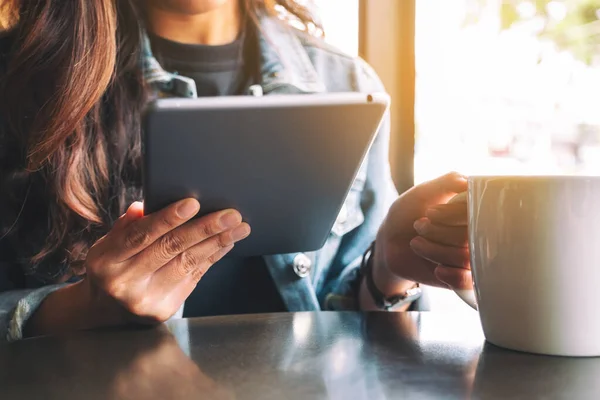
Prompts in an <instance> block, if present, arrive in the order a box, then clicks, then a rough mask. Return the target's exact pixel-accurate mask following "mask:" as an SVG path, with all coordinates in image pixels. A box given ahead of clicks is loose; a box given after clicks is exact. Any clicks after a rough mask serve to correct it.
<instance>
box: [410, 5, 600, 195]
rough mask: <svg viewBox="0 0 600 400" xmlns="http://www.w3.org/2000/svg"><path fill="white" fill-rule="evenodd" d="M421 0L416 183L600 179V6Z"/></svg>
mask: <svg viewBox="0 0 600 400" xmlns="http://www.w3.org/2000/svg"><path fill="white" fill-rule="evenodd" d="M416 3H417V17H416V18H417V21H416V63H417V82H416V148H415V182H417V183H418V182H422V181H424V180H426V179H429V178H433V177H435V176H438V175H440V174H443V173H444V172H447V171H448V170H450V169H453V170H458V171H460V172H463V173H465V174H519V175H522V174H526V175H529V174H554V175H557V174H558V175H561V174H588V175H597V174H599V173H600V157H598V155H600V90H598V88H600V63H599V60H598V56H597V54H599V53H598V46H599V45H600V35H599V32H600V1H598V0H536V1H535V2H534V1H512V0H460V1H459V0H455V1H444V0H418V1H417V2H416Z"/></svg>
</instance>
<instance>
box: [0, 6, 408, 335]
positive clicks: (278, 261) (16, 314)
mask: <svg viewBox="0 0 600 400" xmlns="http://www.w3.org/2000/svg"><path fill="white" fill-rule="evenodd" d="M257 31H258V32H257V36H258V43H259V49H260V76H261V80H260V85H259V86H254V87H253V88H251V89H252V94H255V95H256V94H264V95H266V96H268V95H270V94H286V93H306V94H311V93H313V94H314V93H323V92H365V93H369V92H381V91H384V87H383V85H382V83H381V82H380V80H379V79H378V77H377V75H376V73H375V72H374V71H373V70H372V69H371V68H370V67H369V66H368V65H367V64H366V63H365V62H363V61H362V60H360V59H357V58H354V57H350V56H348V55H345V54H344V53H342V52H340V51H339V50H337V49H335V48H333V47H331V46H329V45H327V44H325V43H324V42H322V41H321V40H319V39H317V38H314V37H311V36H309V35H307V34H305V33H303V32H300V31H298V30H296V29H295V28H293V27H291V26H290V25H288V24H287V23H285V22H282V21H280V20H279V19H277V18H274V17H263V18H262V19H261V26H260V29H258V30H257ZM142 68H143V71H144V76H145V78H146V80H147V82H148V83H149V84H151V85H152V87H154V88H155V89H156V90H157V91H158V92H159V93H160V94H163V95H167V96H177V97H195V96H196V90H195V84H194V81H193V80H192V79H189V78H187V77H184V76H180V75H176V74H171V73H168V72H166V71H164V70H163V69H162V68H161V66H160V64H159V63H158V62H157V60H156V59H155V58H154V57H153V56H152V52H151V49H150V46H149V41H148V40H147V38H146V39H145V41H144V56H143V60H142ZM389 139H390V121H389V116H386V118H385V121H384V122H383V124H382V126H381V128H380V130H379V132H378V135H377V138H376V140H375V142H374V144H373V146H372V147H371V149H370V152H369V153H368V155H367V157H366V159H365V160H364V162H363V164H362V166H361V167H360V170H359V172H358V175H357V177H356V180H355V181H354V183H353V184H352V188H351V190H350V192H349V194H348V196H347V198H346V200H345V203H344V205H343V207H342V209H341V212H340V214H339V216H338V218H337V220H336V221H335V224H334V226H333V228H332V230H331V233H330V235H329V238H328V239H327V241H326V243H325V245H324V246H323V248H322V249H320V250H319V251H316V252H312V253H306V254H304V253H297V254H282V255H275V256H268V257H265V261H266V264H267V267H268V269H269V271H270V273H271V275H272V277H273V279H274V281H275V284H276V286H277V288H278V290H279V292H280V293H281V296H282V298H283V301H284V303H285V305H286V307H287V309H288V310H289V311H318V310H352V309H357V308H358V295H357V289H358V267H359V265H360V261H361V258H362V254H363V253H364V251H365V250H366V249H367V248H368V246H369V244H370V243H371V242H372V241H373V240H374V239H375V236H376V233H377V230H378V229H379V226H380V224H381V223H382V221H383V219H384V217H385V215H386V213H387V211H388V209H389V207H390V206H391V204H392V202H393V201H394V200H395V199H396V197H397V195H398V194H397V192H396V189H395V187H394V184H393V182H392V179H391V174H390V167H389V162H388V151H389ZM0 195H2V194H0ZM291 228H293V227H291ZM2 279H5V278H3V275H2V274H0V280H2ZM3 286H5V285H2V282H0V288H2V287H3ZM60 287H62V285H49V286H45V287H43V288H38V289H27V288H23V289H22V290H10V291H5V292H2V293H0V340H1V339H3V338H6V339H7V340H16V339H19V338H21V337H22V328H23V326H24V325H25V323H26V322H27V320H28V318H29V317H30V316H31V315H32V314H33V313H34V312H35V310H36V309H37V307H38V306H39V305H40V304H41V302H42V301H43V300H44V299H45V297H46V296H47V295H48V294H50V293H51V292H52V291H54V290H56V289H58V288H60Z"/></svg>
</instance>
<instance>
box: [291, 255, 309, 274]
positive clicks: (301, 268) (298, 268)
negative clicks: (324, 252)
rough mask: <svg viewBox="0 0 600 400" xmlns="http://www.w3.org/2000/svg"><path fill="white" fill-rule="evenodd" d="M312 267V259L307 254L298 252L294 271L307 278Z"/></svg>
mask: <svg viewBox="0 0 600 400" xmlns="http://www.w3.org/2000/svg"><path fill="white" fill-rule="evenodd" d="M311 268H312V261H311V260H310V258H308V256H307V255H306V254H298V255H297V256H296V257H294V272H295V273H296V275H298V276H299V277H300V278H306V277H307V276H308V275H310V270H311Z"/></svg>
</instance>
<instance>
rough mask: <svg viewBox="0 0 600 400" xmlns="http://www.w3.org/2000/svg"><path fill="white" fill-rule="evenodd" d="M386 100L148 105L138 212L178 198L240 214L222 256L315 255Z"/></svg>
mask: <svg viewBox="0 0 600 400" xmlns="http://www.w3.org/2000/svg"><path fill="white" fill-rule="evenodd" d="M388 103H389V97H388V96H387V95H386V94H379V93H376V94H360V93H338V94H314V95H313V94H309V95H308V94H302V95H270V96H264V97H253V96H235V97H214V98H212V97H211V98H199V99H158V100H154V101H153V102H152V103H151V104H150V105H149V107H148V108H147V110H146V111H145V113H144V117H143V185H144V211H145V213H147V214H148V213H152V212H155V211H157V210H159V209H161V208H163V207H165V206H167V205H169V204H171V203H173V202H175V201H178V200H181V199H183V198H188V197H195V198H197V199H198V200H199V201H200V205H201V210H200V213H199V214H198V216H202V215H206V214H208V213H212V212H215V211H219V210H223V209H226V208H234V209H237V210H239V211H240V213H241V214H242V216H243V218H244V220H245V221H247V222H248V223H249V224H250V225H251V227H252V234H251V235H250V236H249V237H248V238H247V239H245V240H243V241H242V242H239V243H238V244H236V246H235V248H234V249H233V250H232V251H231V252H230V254H229V256H237V257H249V256H259V255H272V254H288V253H296V252H308V251H314V250H318V249H320V248H321V247H322V246H323V245H324V244H325V241H326V240H327V237H328V235H329V234H330V231H331V229H332V227H333V224H334V222H335V220H336V217H337V215H338V213H339V211H340V209H341V207H342V205H343V203H344V200H345V198H346V196H347V195H348V192H349V190H350V188H351V185H352V183H353V181H354V178H355V176H356V174H357V172H358V170H359V168H360V165H361V162H362V160H363V159H364V157H365V155H366V154H367V152H368V150H369V148H370V146H371V144H372V142H373V140H374V138H375V136H376V132H377V130H378V128H379V126H380V124H381V121H382V119H383V115H384V114H385V111H386V109H387V107H388Z"/></svg>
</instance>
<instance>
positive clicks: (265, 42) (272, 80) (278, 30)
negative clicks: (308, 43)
mask: <svg viewBox="0 0 600 400" xmlns="http://www.w3.org/2000/svg"><path fill="white" fill-rule="evenodd" d="M294 29H295V28H293V27H291V26H290V25H289V24H288V23H287V22H284V21H282V20H280V19H279V18H276V17H272V16H261V17H260V26H259V27H258V29H257V38H258V48H259V51H260V76H261V78H260V81H261V82H260V86H261V88H262V92H264V93H265V94H268V93H271V92H278V91H283V92H288V93H289V92H297V93H322V92H325V91H326V89H325V85H324V84H323V82H322V81H321V79H320V78H319V75H318V74H317V71H316V70H315V68H314V66H313V64H312V62H311V60H310V58H309V57H308V54H307V53H306V50H305V49H304V46H303V45H302V43H301V41H300V39H299V37H298V34H297V33H295V32H294ZM141 67H142V71H143V74H144V78H145V80H146V82H147V83H148V84H150V85H151V86H152V87H154V88H155V89H156V90H157V92H158V95H159V96H164V97H191V98H194V97H197V92H196V84H195V83H194V80H193V79H191V78H188V77H185V76H182V75H178V74H176V73H171V72H168V71H165V70H164V69H163V68H162V67H161V65H160V64H159V62H158V61H157V60H156V58H155V57H154V55H153V54H152V49H151V46H150V40H149V38H148V35H147V34H144V37H143V42H142V60H141Z"/></svg>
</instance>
